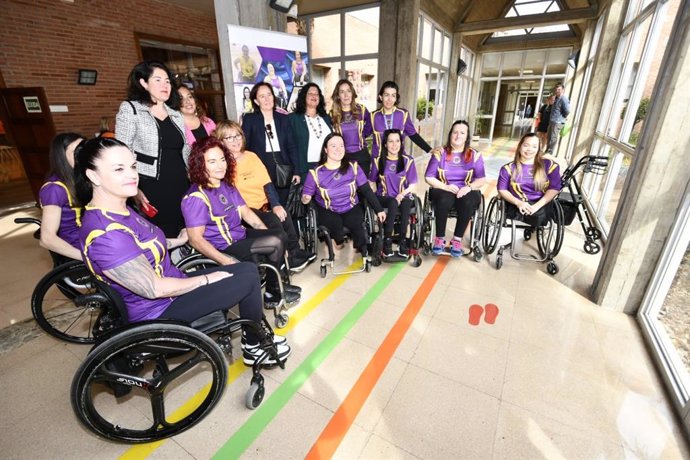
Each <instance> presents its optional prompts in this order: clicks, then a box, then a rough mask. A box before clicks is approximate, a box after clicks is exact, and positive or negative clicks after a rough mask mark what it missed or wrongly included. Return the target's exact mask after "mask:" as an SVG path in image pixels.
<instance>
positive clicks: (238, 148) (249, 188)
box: [213, 120, 316, 271]
mask: <svg viewBox="0 0 690 460" xmlns="http://www.w3.org/2000/svg"><path fill="white" fill-rule="evenodd" d="M213 136H214V137H215V138H216V139H220V140H221V141H222V142H223V145H225V147H227V149H228V150H229V151H230V154H231V155H232V158H233V159H234V160H235V177H234V180H233V185H234V186H235V188H236V189H237V190H238V191H239V192H240V195H241V196H242V199H243V200H244V201H245V203H246V204H247V206H248V207H249V208H250V209H251V210H252V211H253V212H254V214H256V215H257V216H258V217H259V219H261V221H262V222H263V223H264V224H265V225H266V226H267V227H268V228H269V229H271V230H274V231H277V232H279V233H282V234H283V239H285V240H286V241H287V251H288V262H289V264H290V269H291V270H296V271H297V270H302V269H303V268H304V267H306V266H307V264H308V263H309V262H312V261H313V260H314V259H316V255H314V254H308V253H307V252H306V251H303V250H302V248H300V246H299V237H298V236H297V232H296V231H295V226H294V224H293V223H292V217H291V216H290V213H288V212H287V211H286V210H285V208H284V207H283V205H281V204H280V199H279V197H278V192H277V191H276V188H275V187H274V186H273V183H272V182H271V178H270V177H269V175H268V171H267V170H266V167H265V166H264V164H263V163H262V162H261V159H259V157H258V156H256V154H255V153H254V152H250V151H248V150H245V145H246V139H245V137H244V132H242V128H241V127H240V125H239V124H238V123H236V122H234V121H232V120H228V121H223V122H221V123H219V124H218V126H217V127H216V130H215V131H214V132H213Z"/></svg>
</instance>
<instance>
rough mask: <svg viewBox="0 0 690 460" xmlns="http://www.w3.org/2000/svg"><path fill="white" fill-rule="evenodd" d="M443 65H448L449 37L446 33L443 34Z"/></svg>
mask: <svg viewBox="0 0 690 460" xmlns="http://www.w3.org/2000/svg"><path fill="white" fill-rule="evenodd" d="M465 62H467V61H465ZM443 67H450V37H448V35H444V36H443Z"/></svg>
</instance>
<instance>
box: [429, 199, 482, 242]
mask: <svg viewBox="0 0 690 460" xmlns="http://www.w3.org/2000/svg"><path fill="white" fill-rule="evenodd" d="M429 199H430V200H431V203H432V204H433V206H434V217H435V219H436V236H437V237H440V238H444V237H445V236H446V221H447V220H448V213H449V212H450V210H451V208H455V211H456V212H457V214H458V217H457V220H456V221H455V230H454V231H453V236H455V237H457V238H462V236H463V235H464V234H465V229H466V228H467V224H469V223H470V219H472V216H473V215H474V212H475V211H476V210H477V208H478V207H479V204H480V203H481V201H482V195H481V192H479V190H473V191H471V192H470V193H468V194H467V195H465V196H463V197H462V198H457V197H456V196H455V195H454V194H452V193H451V192H447V191H445V190H441V189H439V188H432V189H431V190H429Z"/></svg>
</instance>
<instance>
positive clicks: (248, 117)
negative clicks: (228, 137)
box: [242, 82, 300, 206]
mask: <svg viewBox="0 0 690 460" xmlns="http://www.w3.org/2000/svg"><path fill="white" fill-rule="evenodd" d="M250 97H251V99H252V106H253V107H254V112H252V113H247V114H245V115H244V118H243V119H242V131H244V135H245V136H246V138H247V145H246V147H247V150H250V151H252V152H254V153H256V154H257V155H258V156H259V158H260V159H261V162H262V163H263V164H264V166H266V169H267V170H268V175H269V177H270V178H271V182H273V184H274V185H275V186H276V191H277V192H278V197H279V198H280V203H281V204H282V205H283V206H285V204H286V203H287V197H288V193H289V191H290V184H289V183H287V184H281V183H279V182H278V181H277V180H276V161H275V160H276V159H278V161H280V162H281V163H283V164H285V165H290V166H292V167H293V176H292V182H294V183H299V180H300V177H299V175H298V174H296V173H295V172H294V171H295V164H296V158H295V152H294V145H293V141H292V132H291V131H290V121H289V120H288V117H287V115H284V114H282V113H278V112H276V106H275V96H274V95H273V87H272V86H271V85H270V84H268V83H266V82H261V83H257V84H256V85H254V87H253V88H252V91H251V96H250Z"/></svg>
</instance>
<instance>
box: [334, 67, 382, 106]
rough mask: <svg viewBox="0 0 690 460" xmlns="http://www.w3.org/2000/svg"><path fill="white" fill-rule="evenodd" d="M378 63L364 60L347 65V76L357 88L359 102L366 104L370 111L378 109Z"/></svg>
mask: <svg viewBox="0 0 690 460" xmlns="http://www.w3.org/2000/svg"><path fill="white" fill-rule="evenodd" d="M378 62H379V61H378V59H362V60H359V61H349V62H346V63H345V74H346V75H347V79H348V80H350V81H351V82H352V85H353V86H354V87H355V91H356V92H357V102H359V103H360V104H364V106H365V107H366V108H367V109H369V111H374V110H376V108H377V101H376V96H377V94H378V91H379V88H378V79H377V76H376V74H377V71H378ZM331 91H332V90H331Z"/></svg>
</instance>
